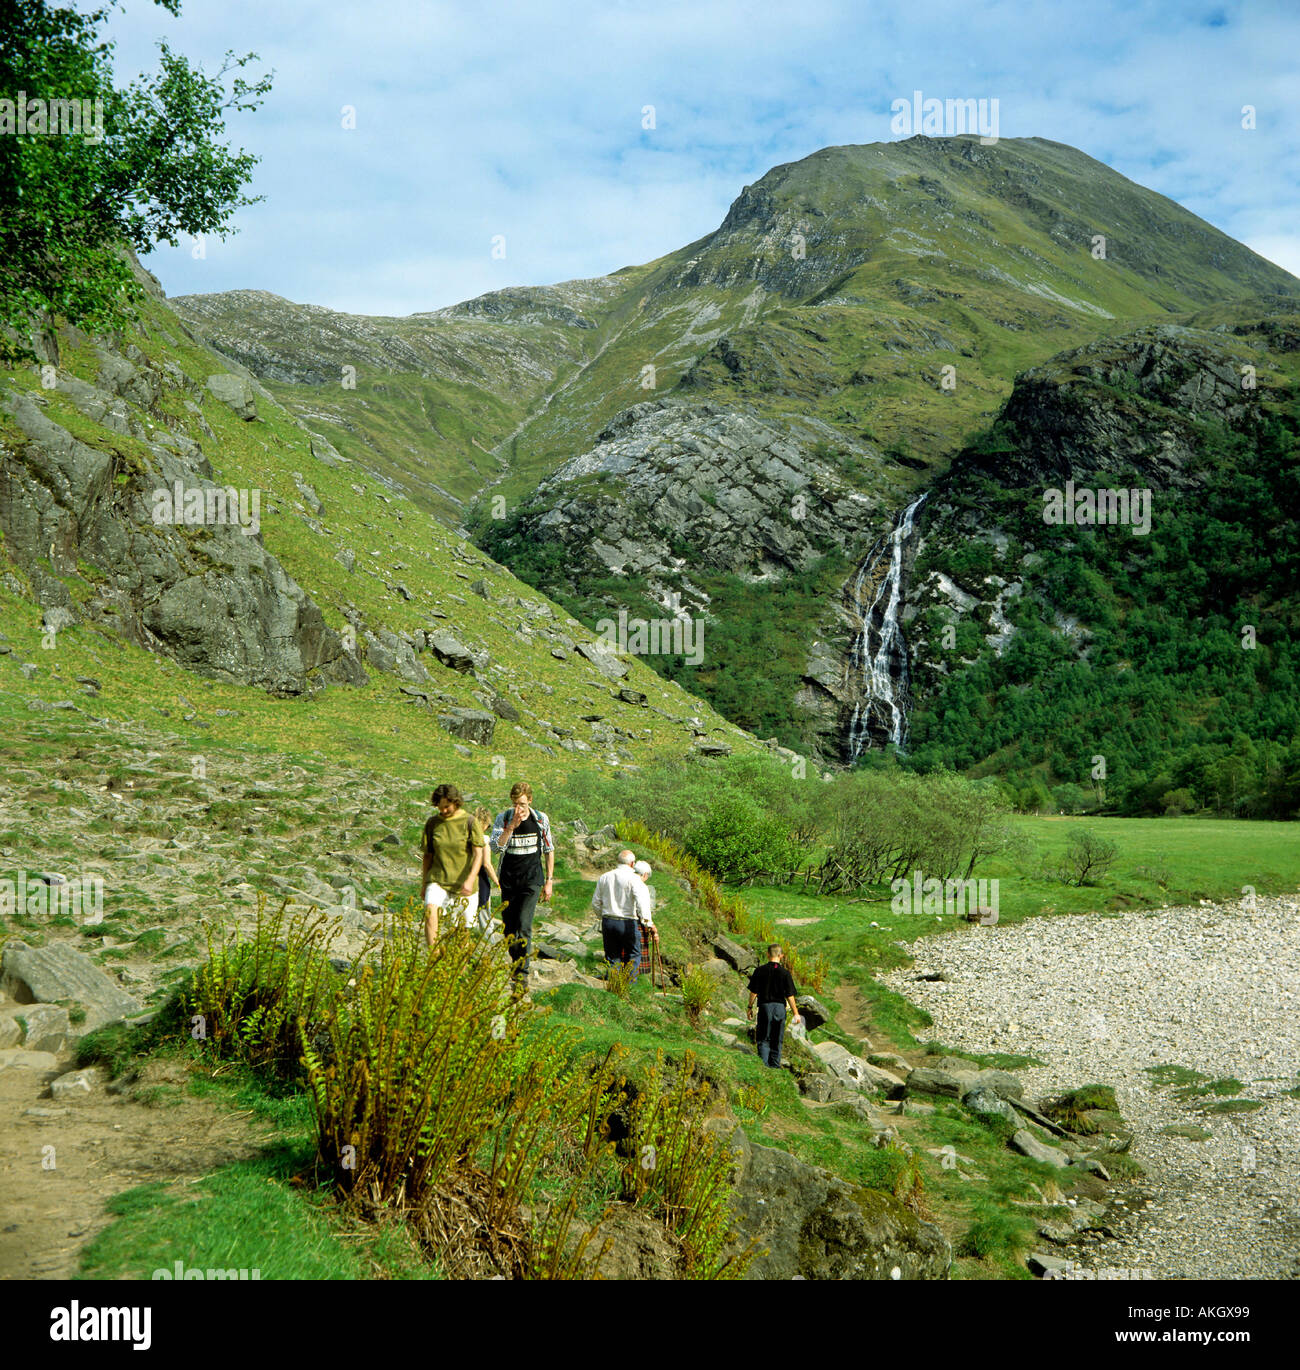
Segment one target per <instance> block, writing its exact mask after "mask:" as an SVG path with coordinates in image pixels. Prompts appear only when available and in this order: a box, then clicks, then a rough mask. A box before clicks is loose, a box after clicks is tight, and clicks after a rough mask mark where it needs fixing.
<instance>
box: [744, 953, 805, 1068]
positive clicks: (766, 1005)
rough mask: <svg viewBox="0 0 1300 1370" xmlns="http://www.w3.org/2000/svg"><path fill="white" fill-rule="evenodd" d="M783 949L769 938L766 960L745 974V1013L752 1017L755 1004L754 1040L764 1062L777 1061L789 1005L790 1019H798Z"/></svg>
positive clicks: (766, 1063)
mask: <svg viewBox="0 0 1300 1370" xmlns="http://www.w3.org/2000/svg"><path fill="white" fill-rule="evenodd" d="M784 957H785V952H783V951H782V950H781V948H780V947H779V946H778V945H777V944H776V943H775V942H773V943H772V945H771V946H770V947H768V949H767V960H766V961H765V962H764V963H763V964H762V965H761V966H759V967H758V968H757V969H756V970H755V971H754V973H753V975H751V976H750V977H749V1009H748V1016H749V1017H750V1018H753V1016H754V1005H755V1003H757V1004H758V1027H757V1028H756V1029H755V1032H754V1040H755V1042H757V1043H758V1057H759V1060H760V1061H762V1062H763V1064H764V1065H765V1066H779V1065H780V1064H781V1038H782V1037H783V1036H784V1035H785V1010H786V1005H787V1004H788V1005H789V1008H790V1021H791V1023H798V1022H799V1021H800V1018H799V1005H798V1004H796V1003H795V1001H794V978H793V976H791V974H790V972H789V971H788V970H786V968H785V967H784V966H783V965H782V964H781V962H782V960H783V959H784Z"/></svg>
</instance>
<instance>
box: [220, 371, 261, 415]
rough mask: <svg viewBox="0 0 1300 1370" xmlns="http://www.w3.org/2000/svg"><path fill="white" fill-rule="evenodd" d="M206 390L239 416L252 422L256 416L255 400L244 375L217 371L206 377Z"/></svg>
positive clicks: (251, 388) (250, 386)
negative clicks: (213, 374)
mask: <svg viewBox="0 0 1300 1370" xmlns="http://www.w3.org/2000/svg"><path fill="white" fill-rule="evenodd" d="M208 390H209V391H210V392H211V393H212V395H213V396H214V397H215V398H217V399H219V400H220V401H221V403H222V404H225V405H229V407H230V408H231V409H232V410H234V412H235V414H236V415H237V416H238V417H239V418H241V419H244V420H245V421H247V422H252V420H253V419H255V418H256V417H257V400H256V397H255V396H254V394H253V387H252V385H251V384H250V383H249V381H248V380H247V378H246V377H244V376H235V375H231V373H230V372H228V371H219V372H218V373H217V374H216V375H215V376H209V377H208Z"/></svg>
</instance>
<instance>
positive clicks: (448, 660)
mask: <svg viewBox="0 0 1300 1370" xmlns="http://www.w3.org/2000/svg"><path fill="white" fill-rule="evenodd" d="M427 642H428V647H429V650H430V651H431V652H432V653H433V654H434V656H435V657H437V659H438V660H439V661H440V662H442V664H443V665H444V666H446V667H448V668H449V669H451V670H453V671H460V672H461V673H462V674H463V675H471V674H472V673H473V671H474V655H473V653H472V652H471V651H470V649H469V648H468V647H466V646H465V644H464V643H463V642H461V641H460V639H459V638H456V637H453V636H452V635H451V633H448V632H446V631H444V630H443V629H439V630H438V631H436V632H433V633H429V634H428V636H427Z"/></svg>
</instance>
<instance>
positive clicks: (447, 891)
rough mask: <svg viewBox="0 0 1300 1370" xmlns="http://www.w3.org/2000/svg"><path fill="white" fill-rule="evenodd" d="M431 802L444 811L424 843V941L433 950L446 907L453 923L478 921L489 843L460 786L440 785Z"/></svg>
mask: <svg viewBox="0 0 1300 1370" xmlns="http://www.w3.org/2000/svg"><path fill="white" fill-rule="evenodd" d="M430 803H432V804H433V806H434V808H436V809H437V810H438V812H437V813H436V814H434V815H433V816H432V817H431V818H430V819H429V821H428V822H427V823H426V824H425V825H424V836H423V838H422V839H421V842H420V852H421V855H422V857H423V861H422V863H421V869H420V890H421V893H422V897H423V899H424V910H425V912H424V940H425V944H426V945H427V946H430V947H432V946H433V943H434V940H435V939H436V938H437V936H438V913H439V911H440V910H441V909H444V908H445V909H448V910H449V916H450V917H451V919H452V920H453V921H457V920H463V922H464V925H465V926H466V927H468V926H469V924H470V922H471V921H472V920H473V918H474V915H475V912H476V909H477V905H478V873H479V869H480V867H481V866H482V864H483V849H484V842H485V839H484V837H483V828H482V825H481V824H480V823H479V822H478V821H477V819H475V818H474V817H473V816H472V815H471V814H469V813H468V812H466V810H465V809H464V808H462V807H461V793H460V791H459V790H458V789H457V788H456V786H455V785H439V786H438V788H437V789H436V790H434V792H433V794H432V795H431V796H430Z"/></svg>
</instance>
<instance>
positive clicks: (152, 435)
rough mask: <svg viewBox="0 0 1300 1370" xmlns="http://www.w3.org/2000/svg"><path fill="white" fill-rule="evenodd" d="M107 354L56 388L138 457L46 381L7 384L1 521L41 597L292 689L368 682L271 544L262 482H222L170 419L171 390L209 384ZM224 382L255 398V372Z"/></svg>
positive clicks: (234, 674)
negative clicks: (49, 389)
mask: <svg viewBox="0 0 1300 1370" xmlns="http://www.w3.org/2000/svg"><path fill="white" fill-rule="evenodd" d="M98 354H99V358H100V369H99V374H98V377H97V382H96V384H94V385H91V384H88V383H86V382H84V381H81V380H77V379H75V378H71V377H67V376H65V375H59V377H58V385H57V390H56V393H57V394H58V395H59V396H60V397H61V398H64V399H66V400H67V401H70V402H71V404H72V405H74V406H75V407H76V409H77V410H78V411H80V413H81V414H83V415H84V416H85V417H86V418H88V419H90V420H92V421H93V422H94V423H96V424H98V425H100V426H101V427H102V428H103V429H105V430H107V431H108V433H109V434H113V433H117V434H122V435H123V436H125V437H128V438H131V439H133V440H134V442H133V443H132V444H131V446H130V447H129V448H127V449H125V450H127V451H129V452H130V453H131V455H129V456H123V455H121V452H120V450H119V449H117V448H114V447H111V446H110V445H109V444H108V443H105V445H104V446H103V447H96V446H91V445H89V444H88V443H86V442H83V441H81V440H80V439H79V438H78V437H76V436H74V434H73V432H71V431H70V430H69V428H68V427H65V426H64V424H62V423H60V422H58V421H57V418H56V417H55V416H54V414H57V413H58V412H60V411H58V410H55V411H54V414H52V413H51V406H50V405H49V403H48V402H47V401H46V399H45V397H44V395H43V393H41V392H35V393H31V392H26V391H22V390H16V389H11V390H6V391H3V392H0V412H2V413H3V414H4V416H5V427H6V430H7V431H6V432H5V434H4V436H3V438H0V457H2V460H0V531H2V532H3V534H4V538H5V545H6V549H7V550H8V552H9V555H10V556H11V557H12V558H13V559H14V561H15V562H16V563H17V564H18V566H19V567H20V568H21V569H22V570H23V571H24V572H25V573H26V574H27V576H28V578H29V580H30V582H31V585H32V588H33V590H34V592H35V594H36V597H37V598H38V600H39V601H40V603H41V604H42V605H43V606H44V607H45V608H46V609H47V610H49V609H58V610H62V611H65V612H67V613H69V614H72V615H74V616H75V617H77V618H86V619H89V620H91V621H92V622H94V623H96V624H97V625H99V626H100V627H103V628H107V629H109V630H111V631H114V632H115V633H117V634H119V635H121V636H123V637H125V638H127V639H129V640H131V641H134V642H137V643H139V644H140V645H142V646H146V647H149V648H151V649H153V650H155V651H159V652H162V653H164V654H166V655H168V656H171V657H173V658H174V659H175V660H177V661H178V662H180V664H181V665H183V666H185V667H187V668H188V669H190V670H193V671H195V672H197V673H199V674H202V675H210V676H214V677H217V678H220V679H226V680H233V681H239V682H242V683H246V684H254V685H259V686H262V687H263V688H265V689H267V690H269V691H272V692H273V693H277V694H298V693H302V692H303V691H306V690H308V689H311V688H313V687H314V686H316V685H318V684H323V683H326V682H328V681H340V682H348V683H353V684H360V683H363V682H364V680H365V673H364V671H362V669H361V667H360V665H359V663H358V662H357V661H356V660H355V658H353V657H352V656H351V655H350V654H348V653H346V652H345V651H344V649H343V645H342V643H341V641H340V639H339V637H338V635H337V634H336V633H334V632H333V631H332V630H331V629H330V628H328V627H327V626H326V624H325V621H324V618H323V617H322V615H321V611H320V609H319V608H318V607H317V605H316V604H315V602H314V601H313V600H312V599H311V598H310V596H309V595H307V594H306V592H305V591H304V590H303V589H302V587H301V586H300V585H298V583H297V582H296V581H295V580H294V579H293V578H292V577H291V576H290V575H289V574H288V573H287V572H286V571H285V570H284V568H283V566H281V564H280V563H279V561H278V560H277V559H276V558H275V557H274V556H272V555H271V553H270V552H268V551H267V549H266V547H265V546H264V545H263V543H262V540H261V535H260V508H261V500H260V495H261V492H260V491H231V490H229V489H227V488H226V487H222V486H219V485H218V484H216V482H214V480H213V473H212V467H211V465H210V464H209V462H208V460H207V458H206V457H205V455H204V454H203V451H202V450H201V449H200V447H199V446H198V444H197V443H196V442H195V441H194V440H193V439H192V438H190V437H189V436H187V435H186V434H184V433H181V432H176V431H173V430H172V429H171V428H169V427H168V426H167V419H166V409H165V408H164V407H162V406H163V401H164V400H165V401H167V402H168V403H175V402H176V400H177V398H178V397H179V398H180V399H181V400H182V402H185V403H188V404H190V405H191V406H192V407H193V408H194V409H195V410H196V412H199V414H200V417H201V411H199V410H198V406H197V405H196V404H195V400H196V399H197V398H201V396H202V393H203V388H202V387H201V386H199V385H198V383H197V382H194V381H192V380H190V379H189V378H188V377H187V376H185V374H184V373H183V372H181V371H180V369H179V367H177V366H175V365H174V364H170V363H163V364H161V365H155V364H154V363H152V362H150V361H149V359H148V358H147V357H145V356H144V355H143V354H142V353H140V352H139V351H138V349H134V348H129V349H127V353H126V354H122V353H116V352H112V351H110V350H108V349H106V348H102V347H101V348H99V349H98ZM214 382H216V387H215V389H216V390H219V391H221V392H222V397H223V398H224V399H225V400H226V402H227V403H230V404H232V406H236V407H239V408H244V407H252V406H253V405H254V394H253V389H252V383H251V382H250V381H249V380H248V379H247V378H246V377H242V376H235V375H225V376H213V377H212V378H210V380H209V382H208V385H209V387H212V386H213V383H214ZM214 393H215V391H214ZM254 414H255V408H254V413H253V414H249V413H245V414H244V417H246V418H249V419H250V420H251V418H252V417H253V416H254ZM155 419H157V421H156V422H155V421H154V420H155ZM146 454H147V455H146ZM187 509H188V510H189V512H188V513H187ZM191 514H192V515H194V516H191ZM87 567H89V568H92V571H91V576H92V579H91V581H90V582H89V584H88V583H87V581H86V578H85V575H84V574H83V573H84V572H85V570H86V568H87ZM73 587H76V588H77V589H78V590H79V593H78V594H77V595H76V596H75V597H74V595H73ZM87 591H88V592H87Z"/></svg>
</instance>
